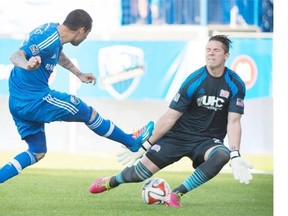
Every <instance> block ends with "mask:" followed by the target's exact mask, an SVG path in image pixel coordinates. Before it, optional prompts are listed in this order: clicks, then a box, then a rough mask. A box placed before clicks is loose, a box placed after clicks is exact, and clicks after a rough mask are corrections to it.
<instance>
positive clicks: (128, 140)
mask: <svg viewBox="0 0 288 216" xmlns="http://www.w3.org/2000/svg"><path fill="white" fill-rule="evenodd" d="M86 125H87V126H88V127H89V128H90V129H91V130H92V131H94V132H95V133H96V134H98V135H100V136H103V137H106V138H108V139H111V140H114V141H117V142H120V143H122V144H124V145H125V146H126V147H128V148H129V149H130V150H131V151H133V152H136V151H138V150H139V148H140V147H141V145H142V143H144V142H145V141H146V140H147V139H148V138H149V137H150V136H151V135H152V131H153V129H154V123H153V122H149V123H148V124H147V125H145V126H144V127H143V128H141V129H140V130H138V131H136V132H134V133H133V134H127V133H125V132H124V131H123V130H122V129H120V128H119V127H118V126H117V125H115V124H114V123H113V122H112V121H111V120H109V119H104V118H103V117H102V116H101V115H100V114H99V113H98V112H97V111H96V110H95V109H94V108H93V109H92V114H91V118H90V121H89V122H88V123H86Z"/></svg>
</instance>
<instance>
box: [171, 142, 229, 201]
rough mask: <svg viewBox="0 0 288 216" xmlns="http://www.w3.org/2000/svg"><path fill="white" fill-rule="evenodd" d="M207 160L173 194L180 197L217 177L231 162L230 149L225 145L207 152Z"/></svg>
mask: <svg viewBox="0 0 288 216" xmlns="http://www.w3.org/2000/svg"><path fill="white" fill-rule="evenodd" d="M206 155H207V156H206V157H207V159H205V161H204V162H202V163H201V164H200V165H199V166H198V165H195V166H196V167H195V168H196V169H195V171H194V172H193V174H192V175H191V176H190V177H189V178H187V179H186V180H185V181H184V182H183V183H182V184H181V185H180V186H179V187H177V188H175V189H173V191H172V192H173V193H176V194H178V195H180V196H182V195H183V194H185V193H187V192H188V191H191V190H193V189H195V188H197V187H199V186H200V185H202V184H204V183H206V182H207V181H209V180H210V179H212V178H213V177H215V176H216V175H217V174H218V173H219V172H220V170H221V169H222V168H223V167H224V165H225V164H226V163H227V162H228V161H229V160H230V154H229V149H228V148H227V147H225V146H224V145H218V146H215V147H213V148H210V149H209V150H208V151H207V154H206Z"/></svg>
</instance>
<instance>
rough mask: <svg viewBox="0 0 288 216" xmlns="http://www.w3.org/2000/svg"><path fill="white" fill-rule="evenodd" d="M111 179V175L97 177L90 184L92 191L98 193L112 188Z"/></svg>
mask: <svg viewBox="0 0 288 216" xmlns="http://www.w3.org/2000/svg"><path fill="white" fill-rule="evenodd" d="M110 179H111V177H102V178H99V179H97V180H96V181H95V182H93V183H92V184H91V185H90V188H89V191H90V193H93V194H97V193H102V192H104V191H107V190H110V189H112V187H110V185H109V182H110Z"/></svg>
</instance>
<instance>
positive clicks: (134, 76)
mask: <svg viewBox="0 0 288 216" xmlns="http://www.w3.org/2000/svg"><path fill="white" fill-rule="evenodd" d="M98 62H99V72H100V85H101V87H103V88H104V89H105V90H107V91H108V92H109V94H110V95H111V96H113V97H114V98H115V99H117V100H122V99H125V98H127V97H128V96H129V95H130V94H132V93H133V91H134V90H135V89H136V87H137V85H138V83H139V81H140V79H141V77H142V75H143V74H144V54H143V51H142V50H141V49H139V48H137V47H132V46H124V45H123V46H122V45H117V46H109V47H105V48H102V49H100V50H99V61H98Z"/></svg>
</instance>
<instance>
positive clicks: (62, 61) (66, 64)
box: [58, 52, 82, 76]
mask: <svg viewBox="0 0 288 216" xmlns="http://www.w3.org/2000/svg"><path fill="white" fill-rule="evenodd" d="M58 64H59V65H61V66H62V67H63V68H65V69H67V70H69V71H71V72H72V73H74V74H75V75H76V76H79V75H81V74H82V73H81V72H80V70H79V69H78V68H77V67H76V66H75V65H74V64H73V62H72V61H71V60H70V59H69V58H67V57H66V55H65V54H64V53H63V52H61V53H60V58H59V62H58Z"/></svg>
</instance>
